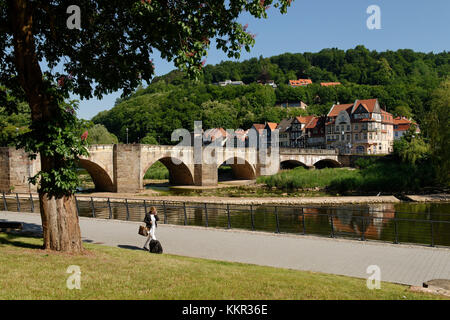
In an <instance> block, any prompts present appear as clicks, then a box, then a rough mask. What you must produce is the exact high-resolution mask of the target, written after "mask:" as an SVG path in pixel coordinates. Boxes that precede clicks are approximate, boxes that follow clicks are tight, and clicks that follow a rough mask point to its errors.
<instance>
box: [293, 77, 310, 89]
mask: <svg viewBox="0 0 450 320" xmlns="http://www.w3.org/2000/svg"><path fill="white" fill-rule="evenodd" d="M310 84H312V81H311V79H298V80H289V85H290V86H291V87H306V86H308V85H310Z"/></svg>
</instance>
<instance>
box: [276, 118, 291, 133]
mask: <svg viewBox="0 0 450 320" xmlns="http://www.w3.org/2000/svg"><path fill="white" fill-rule="evenodd" d="M292 121H294V118H288V119H283V120H281V121H280V123H279V124H278V126H277V129H278V130H279V131H280V132H284V131H286V130H287V129H289V128H290V127H291V125H292Z"/></svg>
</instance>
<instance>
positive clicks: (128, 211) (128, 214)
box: [125, 199, 130, 221]
mask: <svg viewBox="0 0 450 320" xmlns="http://www.w3.org/2000/svg"><path fill="white" fill-rule="evenodd" d="M125 208H126V209H127V221H128V220H130V210H129V209H128V199H125Z"/></svg>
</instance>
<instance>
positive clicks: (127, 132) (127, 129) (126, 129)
mask: <svg viewBox="0 0 450 320" xmlns="http://www.w3.org/2000/svg"><path fill="white" fill-rule="evenodd" d="M125 130H126V131H127V144H128V128H126V129H125Z"/></svg>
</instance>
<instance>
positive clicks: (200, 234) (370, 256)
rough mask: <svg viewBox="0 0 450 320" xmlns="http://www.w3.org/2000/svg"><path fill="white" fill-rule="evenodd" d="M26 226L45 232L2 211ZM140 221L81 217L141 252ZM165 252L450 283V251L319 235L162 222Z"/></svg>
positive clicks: (35, 222)
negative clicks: (377, 272)
mask: <svg viewBox="0 0 450 320" xmlns="http://www.w3.org/2000/svg"><path fill="white" fill-rule="evenodd" d="M2 220H3V221H5V220H8V221H21V222H24V230H28V231H35V232H40V230H41V218H40V215H39V214H32V213H13V212H4V211H0V221H2ZM139 224H140V223H138V222H129V221H118V220H102V219H93V218H80V227H81V233H82V238H83V240H84V241H86V242H90V243H98V244H104V245H109V246H116V247H121V248H128V249H141V248H142V246H143V244H144V242H145V238H144V237H142V236H139V235H138V234H137V230H138V225H139ZM156 235H157V238H158V240H160V241H161V243H162V245H163V248H164V253H168V254H174V255H182V256H190V257H198V258H207V259H215V260H223V261H233V262H242V263H250V264H257V265H265V266H273V267H280V268H289V269H297V270H308V271H315V272H324V273H331V274H338V275H346V276H353V277H359V278H367V277H368V276H369V274H367V273H366V270H367V267H368V266H370V265H377V266H379V267H380V270H381V280H382V281H388V282H395V283H401V284H407V285H418V286H421V285H422V283H423V282H425V281H428V280H432V279H450V249H447V248H431V247H421V246H408V245H394V244H386V243H380V242H367V241H366V242H362V241H356V240H344V239H328V238H321V237H313V236H300V235H299V236H297V235H285V234H282V235H279V234H271V233H262V232H251V231H240V230H221V229H212V228H211V229H207V228H204V227H184V226H174V225H163V224H159V225H158V229H157V232H156Z"/></svg>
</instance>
